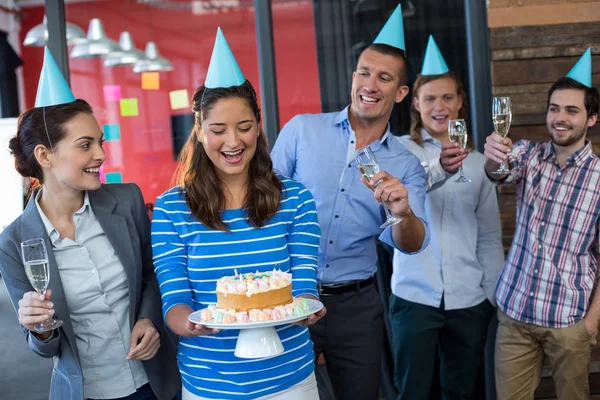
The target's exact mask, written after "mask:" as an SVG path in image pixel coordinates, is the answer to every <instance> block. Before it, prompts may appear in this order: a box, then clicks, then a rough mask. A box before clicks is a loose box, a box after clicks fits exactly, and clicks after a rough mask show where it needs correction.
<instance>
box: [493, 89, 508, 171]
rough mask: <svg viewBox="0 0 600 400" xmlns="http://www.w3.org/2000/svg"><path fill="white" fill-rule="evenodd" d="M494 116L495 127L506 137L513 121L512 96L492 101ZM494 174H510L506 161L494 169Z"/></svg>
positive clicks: (496, 98) (495, 98)
mask: <svg viewBox="0 0 600 400" xmlns="http://www.w3.org/2000/svg"><path fill="white" fill-rule="evenodd" d="M492 116H493V118H494V129H495V130H496V132H498V133H499V134H500V135H501V136H502V137H503V138H504V137H506V136H507V135H508V130H509V129H510V123H511V121H512V112H511V108H510V97H494V100H493V102H492ZM492 174H496V175H504V174H510V169H508V168H507V166H506V163H504V162H503V163H502V164H500V168H498V169H497V170H496V171H493V172H492Z"/></svg>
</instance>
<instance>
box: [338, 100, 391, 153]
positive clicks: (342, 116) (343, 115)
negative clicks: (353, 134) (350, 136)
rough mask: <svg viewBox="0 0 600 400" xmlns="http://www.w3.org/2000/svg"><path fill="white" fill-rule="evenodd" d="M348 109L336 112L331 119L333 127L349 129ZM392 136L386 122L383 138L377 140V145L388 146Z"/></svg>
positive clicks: (348, 107) (347, 107)
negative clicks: (341, 126)
mask: <svg viewBox="0 0 600 400" xmlns="http://www.w3.org/2000/svg"><path fill="white" fill-rule="evenodd" d="M349 109H350V106H349V105H348V106H346V107H345V108H344V109H343V110H342V111H340V112H338V113H337V114H336V115H335V116H334V118H333V122H334V125H335V126H340V125H343V126H347V127H350V120H349V119H348V110H349ZM393 136H394V134H393V133H392V132H391V131H390V123H389V122H388V124H387V127H386V129H385V133H384V134H383V136H382V137H381V139H380V140H379V143H381V144H382V145H383V144H385V145H386V146H389V140H392V138H393Z"/></svg>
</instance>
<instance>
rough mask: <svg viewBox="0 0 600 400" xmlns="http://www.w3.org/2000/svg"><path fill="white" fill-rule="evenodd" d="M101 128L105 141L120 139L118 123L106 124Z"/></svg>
mask: <svg viewBox="0 0 600 400" xmlns="http://www.w3.org/2000/svg"><path fill="white" fill-rule="evenodd" d="M103 128H104V129H103V131H104V140H106V141H107V142H110V141H113V140H121V126H120V125H119V124H106V125H104V126H103Z"/></svg>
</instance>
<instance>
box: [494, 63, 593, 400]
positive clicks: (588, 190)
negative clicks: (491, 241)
mask: <svg viewBox="0 0 600 400" xmlns="http://www.w3.org/2000/svg"><path fill="white" fill-rule="evenodd" d="M570 75H571V74H569V75H568V76H570ZM583 82H584V83H581V82H580V81H578V80H575V79H571V78H569V77H565V78H560V79H559V80H558V81H557V82H556V83H555V84H554V85H553V86H552V88H551V89H550V91H549V93H548V110H547V114H546V125H547V129H548V133H549V135H550V139H551V140H550V141H549V142H546V143H533V142H530V141H527V140H521V141H519V142H518V143H517V144H516V145H515V146H512V142H511V140H510V139H508V138H503V137H502V136H500V135H499V134H498V133H497V132H494V133H492V134H491V135H490V136H488V138H487V140H486V144H485V156H486V164H485V169H486V172H487V174H488V176H489V177H490V178H491V179H493V180H497V181H499V182H501V183H510V184H513V185H515V187H516V192H517V211H516V215H517V220H516V230H515V235H514V239H513V243H512V246H511V248H510V252H509V254H508V257H507V259H506V264H505V266H504V269H503V271H502V274H501V276H500V279H499V282H498V286H497V289H496V299H497V301H498V320H499V325H498V333H497V339H496V389H497V395H498V399H511V400H513V399H533V393H534V391H535V388H536V387H537V385H538V383H539V381H540V379H541V371H542V363H543V360H544V356H545V357H547V358H548V360H549V361H550V364H551V366H552V376H553V378H554V382H555V384H556V392H557V395H558V398H559V399H562V400H567V399H568V400H577V399H588V398H589V382H588V375H589V373H590V354H591V347H592V345H593V344H595V343H596V335H597V333H598V325H599V322H600V294H599V293H600V290H597V291H595V290H594V289H595V286H596V282H597V278H598V245H599V235H598V232H599V229H600V160H599V159H598V157H596V156H595V155H594V154H593V153H592V145H591V143H590V142H589V141H587V140H586V134H587V131H588V129H589V128H590V127H592V126H593V125H594V124H595V123H596V120H597V119H598V102H599V100H598V91H597V90H596V89H594V88H592V87H591V62H590V76H589V86H588V85H586V84H587V83H588V80H587V79H583ZM511 150H512V153H510V154H508V153H509V152H511ZM502 161H508V162H510V167H511V173H510V174H509V175H495V174H493V171H496V170H497V169H498V167H499V163H500V162H502Z"/></svg>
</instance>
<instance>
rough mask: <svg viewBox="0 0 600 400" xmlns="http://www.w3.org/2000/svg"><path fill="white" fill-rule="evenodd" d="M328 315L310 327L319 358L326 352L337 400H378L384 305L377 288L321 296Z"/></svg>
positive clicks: (328, 371) (370, 286)
mask: <svg viewBox="0 0 600 400" xmlns="http://www.w3.org/2000/svg"><path fill="white" fill-rule="evenodd" d="M321 302H322V303H323V304H324V305H325V307H327V315H326V316H325V317H324V318H321V320H319V322H317V323H316V324H315V325H313V326H311V327H310V337H311V339H312V341H313V343H314V351H315V356H316V357H315V359H317V358H318V356H319V354H321V353H323V354H324V356H325V362H326V363H327V374H328V375H329V379H330V380H331V386H332V387H333V392H334V394H335V398H336V400H354V399H360V400H377V399H379V384H380V379H381V352H382V348H383V306H382V304H381V300H380V298H379V294H378V293H377V291H376V290H375V285H369V286H367V287H364V288H362V289H360V290H358V291H356V290H353V291H351V292H346V293H342V294H338V295H333V296H321Z"/></svg>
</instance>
